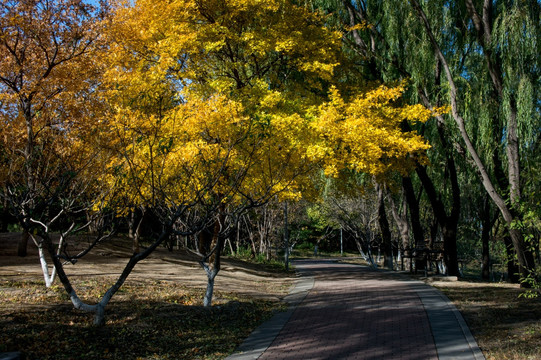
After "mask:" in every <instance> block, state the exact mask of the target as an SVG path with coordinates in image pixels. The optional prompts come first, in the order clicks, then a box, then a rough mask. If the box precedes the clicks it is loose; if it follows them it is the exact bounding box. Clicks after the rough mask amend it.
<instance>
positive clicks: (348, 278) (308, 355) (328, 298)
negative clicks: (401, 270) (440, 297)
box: [259, 261, 438, 360]
mask: <svg viewBox="0 0 541 360" xmlns="http://www.w3.org/2000/svg"><path fill="white" fill-rule="evenodd" d="M296 265H297V269H298V270H300V271H309V272H310V273H311V275H312V276H314V277H315V284H314V287H313V288H312V290H311V291H310V292H309V293H308V295H307V296H306V298H305V299H304V301H303V302H302V303H301V304H300V305H299V306H298V307H297V309H296V310H295V312H294V313H293V315H292V316H291V318H290V319H289V321H288V322H287V324H286V325H285V326H284V328H283V329H282V330H281V332H280V333H279V335H278V336H277V337H276V339H275V340H274V341H273V343H272V344H271V346H270V347H269V348H268V349H267V350H266V351H265V352H264V353H263V354H262V355H261V357H259V359H262V360H264V359H272V360H277V359H295V360H298V359H366V360H375V359H385V360H393V359H397V360H398V359H400V360H414V359H419V360H428V359H437V358H438V356H437V353H436V347H435V345H434V340H433V337H432V333H431V330H430V324H429V320H428V317H427V315H426V312H425V310H424V308H423V305H422V303H421V300H420V299H419V297H418V295H417V293H416V292H415V291H414V290H413V289H411V288H410V287H408V286H407V284H405V283H404V282H403V281H402V282H400V281H397V280H393V279H392V277H390V276H389V275H387V274H385V273H381V272H376V271H372V270H370V269H368V268H366V267H359V266H352V265H347V264H337V263H332V262H321V261H318V262H310V261H301V262H298V263H297V264H296Z"/></svg>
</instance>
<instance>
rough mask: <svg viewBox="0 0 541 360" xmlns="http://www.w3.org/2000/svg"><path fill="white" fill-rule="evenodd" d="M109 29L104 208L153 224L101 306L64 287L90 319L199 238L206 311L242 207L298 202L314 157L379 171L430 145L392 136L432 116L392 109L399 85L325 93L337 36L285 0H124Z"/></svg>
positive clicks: (315, 165)
mask: <svg viewBox="0 0 541 360" xmlns="http://www.w3.org/2000/svg"><path fill="white" fill-rule="evenodd" d="M107 36H108V39H109V44H108V46H109V56H108V59H107V60H106V61H107V67H108V70H107V72H106V74H105V76H104V78H103V82H102V84H103V94H104V101H105V102H106V103H107V106H108V108H107V111H108V114H107V116H105V117H103V118H102V122H101V124H100V130H102V137H101V140H100V141H101V143H102V144H103V146H104V147H106V148H107V149H108V150H109V151H110V153H111V155H112V158H111V161H110V163H109V166H108V172H107V174H106V175H104V176H103V177H102V181H103V182H104V183H107V184H109V186H110V187H111V188H113V189H114V190H113V191H111V192H110V196H109V198H108V204H109V206H110V207H112V208H115V209H117V211H118V213H120V214H127V213H128V212H130V211H133V209H134V208H144V209H147V211H152V212H153V214H154V216H155V218H157V219H159V220H160V225H161V227H160V228H161V233H160V234H159V235H157V236H156V237H155V239H154V240H153V242H152V244H151V245H150V246H148V247H146V248H145V249H144V250H140V249H137V251H135V253H134V254H133V256H132V257H131V258H130V260H129V261H128V263H127V265H126V267H125V269H124V271H123V273H122V275H121V276H120V277H119V278H118V280H117V281H116V282H115V284H114V285H113V286H111V288H110V289H109V290H108V291H107V292H106V294H105V295H104V296H103V298H102V299H100V301H99V302H98V304H97V305H95V306H89V305H86V304H84V303H83V302H82V301H81V300H80V299H79V298H78V297H77V296H76V294H75V292H74V290H73V289H72V288H71V286H70V285H69V283H68V285H66V284H65V287H66V289H67V290H68V292H69V293H70V296H71V298H72V301H73V302H74V304H75V306H76V307H78V308H81V309H85V310H88V311H93V312H95V313H96V322H97V323H102V322H103V320H104V308H105V306H106V305H107V303H108V302H109V300H110V299H111V297H112V296H113V295H114V294H115V293H116V291H118V289H119V288H120V286H122V284H123V282H124V281H125V280H126V278H127V277H128V275H129V274H130V272H131V270H132V269H133V267H134V266H135V265H136V264H137V262H139V261H141V260H142V259H144V258H146V257H147V256H148V255H149V254H150V253H151V252H152V251H153V250H154V249H156V248H157V247H158V246H160V244H162V243H163V242H164V241H165V240H166V239H168V238H169V237H170V236H171V235H187V234H193V233H202V234H203V235H202V236H201V239H202V240H203V246H201V247H200V263H201V265H202V266H203V268H204V269H205V271H206V272H207V275H208V285H207V292H206V295H205V299H204V303H205V305H207V306H208V305H210V304H211V300H212V294H213V289H214V279H215V277H216V275H217V274H218V271H219V270H220V252H221V250H222V247H223V244H224V238H225V236H227V232H228V229H230V226H229V224H235V218H236V217H237V216H238V215H239V214H240V213H242V212H243V211H245V210H246V209H247V208H250V207H253V206H259V205H261V204H264V203H265V202H267V201H268V200H269V199H271V198H273V197H277V196H278V197H281V198H283V199H292V198H293V199H295V198H299V197H300V196H302V194H303V192H304V191H306V190H307V189H309V188H310V186H311V181H310V180H311V175H312V174H313V172H314V171H318V169H320V166H321V164H325V167H326V169H327V173H328V174H334V173H335V171H334V170H332V169H333V168H338V169H340V168H346V167H349V168H352V169H354V170H356V171H369V172H372V173H374V174H377V173H381V174H383V173H384V172H385V170H386V169H387V168H388V167H390V166H393V165H396V164H398V163H399V162H400V160H401V159H405V158H407V156H408V155H409V154H412V153H420V152H421V151H422V150H423V149H425V148H426V144H424V143H423V142H422V141H421V140H420V139H419V138H418V137H417V136H415V135H413V134H407V133H402V132H401V131H400V126H399V125H400V121H403V120H408V119H414V118H418V119H421V120H423V119H424V118H425V116H427V115H426V113H424V112H422V111H421V109H419V108H417V107H400V106H397V105H395V104H393V102H395V101H396V99H397V98H398V96H399V94H400V92H401V91H402V90H401V89H400V88H397V89H394V88H392V89H387V88H383V87H382V88H379V89H377V90H375V91H373V92H370V93H367V94H361V95H360V96H359V97H357V98H351V99H349V98H348V99H347V100H343V99H342V98H341V97H340V96H339V94H338V92H336V91H335V90H332V91H331V92H330V95H329V96H327V93H328V89H329V86H330V85H331V84H332V83H333V82H334V79H333V69H334V68H335V67H336V66H337V64H338V60H337V59H338V55H339V50H340V45H341V34H340V33H337V32H334V31H331V30H329V29H328V28H326V27H325V26H324V19H323V18H322V17H321V16H320V15H318V14H314V13H311V12H309V11H308V10H306V9H305V8H304V7H301V6H297V5H295V4H294V2H292V1H290V0H268V1H260V0H225V1H224V0H197V1H196V0H171V1H167V2H162V1H153V0H138V1H125V2H122V3H118V4H116V5H114V14H113V16H112V19H111V21H110V23H109V28H108V31H107ZM399 120H400V121H399ZM368 141H370V142H368ZM372 162H374V163H372ZM193 213H197V215H198V216H197V217H192V216H191V214H193ZM205 234H206V235H205ZM59 271H60V270H59Z"/></svg>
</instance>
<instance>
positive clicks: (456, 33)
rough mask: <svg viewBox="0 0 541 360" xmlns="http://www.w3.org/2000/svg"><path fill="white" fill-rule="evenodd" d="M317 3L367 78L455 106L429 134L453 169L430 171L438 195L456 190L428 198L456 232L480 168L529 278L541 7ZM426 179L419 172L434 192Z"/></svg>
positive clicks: (435, 155) (436, 153)
mask: <svg viewBox="0 0 541 360" xmlns="http://www.w3.org/2000/svg"><path fill="white" fill-rule="evenodd" d="M313 3H314V5H317V6H318V7H320V8H322V9H324V10H326V11H328V12H333V13H334V15H335V17H334V19H335V21H336V23H338V24H340V26H342V27H343V28H345V29H347V30H349V34H348V36H347V41H348V42H349V43H350V44H351V45H352V46H351V48H352V51H353V52H354V53H355V54H357V56H358V58H359V59H361V60H362V61H363V62H364V64H365V72H366V73H368V74H369V75H371V76H372V77H373V78H376V79H378V78H379V79H381V80H384V81H388V80H394V79H397V78H404V77H405V78H409V79H410V81H411V89H413V90H414V91H412V93H411V98H410V99H411V100H412V101H420V102H422V103H424V104H425V105H426V106H429V107H430V106H431V105H433V106H437V105H439V104H444V103H447V104H450V106H451V111H450V116H442V117H438V118H437V119H436V121H435V123H436V126H431V124H428V125H427V126H426V128H425V133H424V134H425V136H427V138H429V139H431V144H432V145H433V151H432V152H431V160H432V163H433V164H434V165H437V167H440V168H441V169H444V170H445V171H443V172H441V173H439V174H438V171H436V170H437V168H436V167H429V168H428V169H426V170H428V171H429V172H430V173H432V178H433V179H434V180H436V179H440V180H438V181H439V182H438V184H439V185H438V186H437V187H436V188H438V187H439V188H440V189H445V188H446V187H445V186H444V184H445V183H447V184H449V186H448V187H447V188H449V189H451V190H452V191H450V192H448V193H447V195H446V192H445V191H443V192H442V191H441V190H440V193H439V194H432V195H430V194H428V195H429V198H430V200H431V202H432V203H433V206H432V207H433V210H434V212H435V216H436V217H437V218H438V222H439V223H440V227H441V229H442V233H443V236H444V238H445V232H446V230H445V229H446V227H447V228H448V230H453V228H454V231H455V232H456V222H457V221H458V219H459V216H458V213H459V211H460V201H468V200H467V199H462V200H460V197H459V196H460V195H459V194H460V192H459V188H460V187H461V186H462V185H461V182H462V180H460V179H461V178H462V176H461V175H460V173H463V172H465V171H471V170H469V169H472V170H473V171H475V172H476V173H477V174H478V175H479V178H480V180H481V183H482V185H483V187H484V189H485V191H486V193H487V194H488V196H489V197H490V199H491V200H492V202H493V204H494V205H495V206H496V207H497V208H498V209H499V212H500V214H501V216H502V217H503V219H504V221H505V223H506V224H507V229H508V232H509V239H510V242H511V243H512V247H513V250H514V254H515V255H516V258H517V261H518V264H519V267H520V269H519V272H520V274H521V276H522V278H523V279H526V278H528V277H529V276H530V275H531V274H532V272H533V270H534V268H535V263H534V258H533V256H532V252H531V250H530V244H529V243H528V242H527V241H526V240H525V239H526V238H529V234H527V233H525V227H524V226H521V224H523V221H522V218H523V214H524V213H531V204H532V199H531V198H530V196H529V194H533V191H532V190H531V189H533V188H534V187H533V186H532V185H533V184H535V183H537V180H536V179H535V178H532V177H531V176H530V177H528V178H522V175H523V173H524V170H525V169H527V170H528V171H527V173H528V174H532V173H531V171H529V169H531V167H532V164H533V163H532V160H533V159H535V158H536V156H538V155H536V154H538V152H539V150H538V148H539V136H538V132H539V128H540V116H539V114H540V112H539V92H538V89H539V79H540V76H539V69H540V67H539V56H538V53H539V51H538V49H539V45H538V42H539V40H538V39H539V32H540V27H541V26H540V18H539V16H540V15H539V14H540V7H541V6H540V4H539V2H537V1H488V0H487V1H473V0H464V1H457V2H450V1H443V0H442V1H413V0H412V1H409V2H403V1H360V0H356V1H348V0H343V1H319V2H318V1H314V2H313ZM359 55H360V56H359ZM431 134H433V135H435V136H431ZM466 153H467V154H468V155H469V156H468V157H465V156H463V154H466ZM461 158H464V159H465V160H466V161H467V163H463V161H462V160H461ZM438 159H440V160H438ZM440 161H441V164H442V165H443V166H439V164H440ZM457 161H458V162H457ZM460 163H462V164H461V165H460V168H459V169H460V173H459V171H458V169H457V165H458V164H460ZM435 168H436V169H435ZM453 168H454V169H453ZM424 172H425V169H423V168H422V167H421V168H419V167H418V168H417V174H418V175H419V177H420V180H421V182H422V183H423V186H424V188H425V189H426V190H427V191H428V190H430V183H429V182H428V181H427V180H428V179H427V177H426V176H425V174H424ZM533 176H534V177H535V175H533ZM442 180H445V181H444V182H443V183H442V182H441V181H442ZM440 185H442V186H440ZM525 187H527V188H528V189H530V190H527V191H525V190H526V188H525ZM433 195H436V196H435V197H434V196H433ZM525 204H530V205H525ZM479 206H482V204H479ZM528 206H530V207H528ZM444 208H450V212H448V213H445V211H444V210H443V209H444ZM438 209H440V210H438ZM454 236H456V234H455V235H454Z"/></svg>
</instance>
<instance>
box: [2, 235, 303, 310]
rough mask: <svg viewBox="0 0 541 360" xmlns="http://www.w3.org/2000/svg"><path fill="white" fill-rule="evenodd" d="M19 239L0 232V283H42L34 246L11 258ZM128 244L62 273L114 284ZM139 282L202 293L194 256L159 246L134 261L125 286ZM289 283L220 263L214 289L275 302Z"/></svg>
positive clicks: (270, 272) (277, 275)
mask: <svg viewBox="0 0 541 360" xmlns="http://www.w3.org/2000/svg"><path fill="white" fill-rule="evenodd" d="M19 237H20V234H18V233H0V279H3V280H13V281H23V280H29V279H37V278H41V279H43V273H42V271H41V266H40V262H39V258H38V251H37V247H36V246H35V245H34V244H33V243H32V241H31V240H29V245H28V255H27V256H26V257H18V256H17V255H16V254H17V241H18V239H19ZM84 244H85V240H80V244H79V245H78V246H71V247H68V251H70V250H71V251H70V253H71V254H76V253H77V250H79V249H80V248H82V247H83V245H84ZM129 245H130V244H129V243H128V242H127V241H125V240H121V239H115V240H114V241H111V242H109V243H107V244H105V245H100V246H98V247H96V248H95V249H93V250H92V251H91V252H90V253H89V254H87V255H86V256H85V257H83V258H82V259H81V260H79V261H78V262H77V263H76V264H74V265H72V264H67V265H65V267H64V268H65V271H66V273H67V274H68V276H69V277H70V278H72V279H77V278H92V277H110V278H111V281H113V280H114V279H116V278H117V277H118V276H119V275H120V273H121V272H122V270H123V269H124V266H125V265H126V263H127V262H128V258H129V256H130V252H131V251H130V246H129ZM77 247H79V249H77ZM51 267H52V265H49V268H51ZM142 280H145V281H146V280H156V281H171V282H175V283H178V284H180V285H184V286H188V287H193V288H199V289H204V288H205V287H206V283H207V278H206V274H205V272H204V270H203V269H202V267H201V266H200V265H199V263H198V262H197V258H196V257H195V256H193V255H191V254H189V253H187V252H185V251H181V250H176V249H175V250H173V251H168V250H167V249H165V248H163V247H162V248H159V249H157V250H156V251H155V252H154V253H153V254H151V255H150V256H149V257H148V258H147V259H145V260H143V261H141V262H139V263H138V264H137V265H136V266H135V268H134V270H133V271H132V273H131V274H130V276H129V277H128V279H127V281H126V284H129V283H137V282H139V281H142ZM294 280H295V276H294V274H293V273H289V274H288V273H285V272H279V271H276V270H275V269H271V268H265V267H263V266H256V265H253V264H250V263H247V262H243V261H240V260H236V259H228V258H223V261H222V266H221V270H220V272H219V274H218V276H217V278H216V281H215V290H216V291H222V292H232V293H235V294H237V295H238V296H240V297H252V298H262V299H268V300H276V299H281V298H283V297H284V296H285V295H287V293H288V292H289V289H290V287H291V286H292V284H293V282H294ZM56 281H58V280H56ZM57 283H59V282H57ZM75 290H76V291H77V289H75Z"/></svg>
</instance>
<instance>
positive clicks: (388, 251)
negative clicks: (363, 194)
mask: <svg viewBox="0 0 541 360" xmlns="http://www.w3.org/2000/svg"><path fill="white" fill-rule="evenodd" d="M375 185H376V191H377V194H378V224H379V229H380V231H381V238H382V240H383V267H386V268H387V269H389V270H393V245H392V235H391V230H390V228H389V221H388V220H387V214H386V212H385V198H384V196H383V187H382V186H381V185H379V184H378V183H376V184H375Z"/></svg>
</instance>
